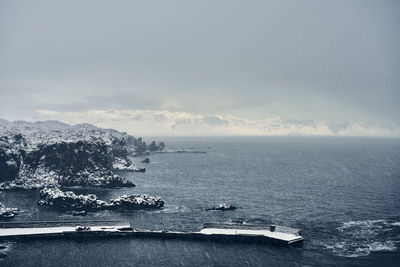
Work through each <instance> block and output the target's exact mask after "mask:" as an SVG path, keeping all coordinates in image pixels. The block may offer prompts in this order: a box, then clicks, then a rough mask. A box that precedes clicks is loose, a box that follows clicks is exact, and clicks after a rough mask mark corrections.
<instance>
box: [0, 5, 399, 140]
mask: <svg viewBox="0 0 400 267" xmlns="http://www.w3.org/2000/svg"><path fill="white" fill-rule="evenodd" d="M399 28H400V1H396V0H394V1H389V0H383V1H367V0H359V1H352V0H350V1H349V0H343V1H340V0H335V1H320V0H316V1H306V0H303V1H282V0H280V1H232V0H229V1H215V0H212V1H206V0H202V1H187V0H182V1H140V2H139V1H99V0H95V1H71V0H69V1H54V0H51V1H40V0H39V1H11V0H9V1H7V0H4V1H0V92H1V96H0V117H1V118H4V119H8V120H17V119H24V120H37V119H48V118H50V119H61V120H64V121H67V122H71V123H76V122H81V121H82V120H83V119H80V118H82V117H84V116H86V115H87V114H92V115H93V114H96V116H98V117H96V118H92V117H87V116H86V117H85V118H86V120H88V121H87V122H91V123H95V122H104V121H105V120H106V118H105V117H104V114H106V113H107V114H109V113H110V112H113V114H121V112H122V111H125V112H128V113H129V112H130V113H129V114H137V112H139V113H140V112H142V111H143V110H146V111H148V113H146V114H150V113H151V114H153V115H154V114H159V113H157V112H160V111H164V112H168V114H175V115H171V116H172V117H173V121H174V123H180V121H179V119H177V118H178V117H179V118H181V117H180V116H181V115H179V114H182V113H185V114H186V115H185V116H186V117H185V118H188V117H189V118H191V119H194V118H201V120H203V119H205V118H214V119H212V120H213V121H212V120H211V123H208V124H210V125H211V126H212V125H214V126H216V127H217V126H218V125H219V126H221V123H217V124H216V121H217V120H216V118H218V119H219V120H221V121H224V118H225V119H227V118H232V117H235V118H240V119H241V120H246V121H247V122H251V123H258V122H260V121H263V123H264V124H265V123H266V122H265V121H270V120H271V119H270V118H275V119H273V120H275V122H276V118H279V119H278V120H280V121H284V122H285V123H289V124H290V121H292V122H294V124H297V125H298V124H304V123H305V124H307V123H308V122H309V121H310V120H311V121H314V122H315V121H317V122H318V123H322V122H323V123H325V124H327V125H330V124H332V123H335V124H337V123H363V124H364V125H374V126H376V125H386V126H385V127H389V126H390V127H397V126H398V125H400V116H399V115H400V34H399ZM94 110H95V111H97V113H96V112H95V113H93V111H94ZM90 112H91V113H90ZM135 112H136V113H135ZM124 114H126V113H124ZM153 115H152V116H153ZM93 116H95V115H93ZM102 116H103V117H102ZM174 116H175V117H174ZM199 116H200V117H199ZM210 116H211V117H210ZM142 117H143V114H142ZM90 118H92V119H90ZM107 118H108V120H110V118H109V117H107ZM129 118H131V117H129V116H128V117H124V118H123V120H128V119H129ZM135 118H136V119H137V120H139V119H138V117H137V116H136V117H135ZM151 118H153V117H151ZM114 119H121V118H114ZM146 120H147V121H146V123H148V124H150V125H151V124H152V123H151V119H150V118H147V119H146ZM177 120H178V121H177ZM207 120H208V122H210V120H209V119H205V120H204V123H206V122H207ZM229 120H230V119H227V121H229ZM154 123H157V121H154ZM228 123H232V122H228ZM308 124H309V123H308ZM109 125H111V124H109ZM109 125H108V124H106V125H102V126H109ZM126 125H127V124H126ZM146 125H147V124H146ZM167 125H168V127H170V126H171V125H172V124H171V125H170V124H167ZM387 125H389V126H387ZM219 126H218V127H219ZM259 126H260V125H258V126H257V127H259ZM132 127H136V128H135V129H131V128H129V129H124V126H123V125H122V126H119V129H121V130H127V131H135V130H136V131H138V132H140V130H139V129H137V128H138V127H145V125H140V124H138V125H136V124H135V125H134V126H132ZM146 127H147V126H146ZM171 127H172V126H171ZM193 127H194V128H193V129H192V131H194V132H195V128H196V126H193ZM260 127H261V133H262V129H264V128H265V127H264V126H262V125H261V126H260ZM263 127H264V128H263ZM390 127H389V128H390ZM163 129H164V128H163ZM154 131H155V130H154ZM154 131H153V132H152V131H151V127H150V128H149V129H146V131H145V132H146V133H147V134H154V135H157V134H165V133H164V132H163V131H167V132H168V129H167V130H165V129H164V130H162V129H158V131H159V132H154ZM205 131H206V130H205ZM189 132H190V131H189ZM189 132H188V133H189ZM180 134H182V133H180ZM266 134H267V133H266Z"/></svg>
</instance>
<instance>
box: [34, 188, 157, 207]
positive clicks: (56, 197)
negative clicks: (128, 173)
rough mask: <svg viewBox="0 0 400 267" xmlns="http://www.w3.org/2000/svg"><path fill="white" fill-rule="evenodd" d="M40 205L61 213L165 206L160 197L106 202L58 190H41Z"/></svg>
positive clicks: (92, 196) (128, 197) (143, 196)
mask: <svg viewBox="0 0 400 267" xmlns="http://www.w3.org/2000/svg"><path fill="white" fill-rule="evenodd" d="M38 205H40V206H43V205H46V206H50V207H52V208H54V209H57V210H61V211H71V210H72V211H96V210H138V209H157V208H162V207H163V206H164V201H162V200H161V198H160V197H154V196H150V195H147V194H133V195H123V196H120V197H118V198H116V199H111V200H110V202H106V201H103V200H100V199H98V198H97V196H96V195H95V194H89V195H76V194H75V193H74V192H72V191H65V192H64V191H61V190H60V189H58V188H55V187H53V188H44V189H42V190H40V200H39V201H38Z"/></svg>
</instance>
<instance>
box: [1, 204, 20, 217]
mask: <svg viewBox="0 0 400 267" xmlns="http://www.w3.org/2000/svg"><path fill="white" fill-rule="evenodd" d="M19 211H20V210H19V209H17V208H6V207H5V206H4V205H3V203H1V202H0V219H10V218H14V216H15V215H17V214H18V213H19Z"/></svg>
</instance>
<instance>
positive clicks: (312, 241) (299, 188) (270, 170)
mask: <svg viewBox="0 0 400 267" xmlns="http://www.w3.org/2000/svg"><path fill="white" fill-rule="evenodd" d="M152 139H153V138H152ZM160 140H164V141H165V142H166V144H167V146H168V148H170V149H188V148H190V149H192V150H196V151H206V152H207V153H193V154H192V153H165V154H154V155H152V156H151V157H150V159H151V163H150V164H148V165H145V167H146V168H147V172H146V173H122V174H123V175H125V176H126V177H127V178H128V179H130V180H132V181H133V182H135V183H136V185H137V186H136V187H135V188H124V189H96V190H90V192H94V193H96V195H98V197H99V198H101V199H104V200H108V199H110V198H113V197H116V196H119V195H122V194H124V193H149V194H152V195H159V196H161V197H162V199H163V200H164V201H165V208H164V209H162V210H157V211H132V212H124V213H120V212H114V211H102V212H97V213H89V214H88V215H87V216H86V217H84V218H83V219H85V220H88V219H123V220H129V221H130V222H131V224H132V226H133V227H134V228H145V229H169V230H182V231H197V230H200V229H201V227H202V225H203V223H206V222H230V221H245V222H255V223H257V222H266V223H275V224H278V225H284V226H292V227H296V228H300V229H302V235H303V237H304V239H305V242H304V247H303V248H292V249H287V248H276V247H272V246H268V245H257V244H225V243H218V242H215V243H213V242H194V241H193V242H191V241H180V240H154V239H153V240H151V239H112V240H97V241H82V242H75V241H65V240H53V241H34V242H25V243H20V242H12V243H7V244H5V246H6V249H5V250H6V251H5V252H4V253H5V254H6V255H7V256H6V257H4V258H3V259H2V260H0V265H4V266H7V265H12V264H13V265H25V266H38V265H42V266H54V262H59V263H60V264H64V266H76V265H79V264H81V265H84V266H108V265H126V266H148V265H157V266H167V265H168V266H180V265H203V266H204V265H222V266H223V265H226V266H227V265H229V266H260V265H271V266H279V265H291V266H293V265H295V266H296V265H299V266H300V265H311V266H322V265H377V264H379V265H380V266H382V265H387V266H389V265H395V264H396V263H398V262H399V261H400V253H399V248H400V214H399V212H398V211H399V210H400V196H399V194H398V192H399V191H400V139H390V138H345V137H343V138H338V137H216V138H211V137H207V138H194V137H190V138H189V137H187V138H181V137H180V138H178V137H174V138H172V137H171V138H160ZM140 160H141V159H140V158H134V161H136V162H137V163H138V164H139V165H140V163H139V162H140ZM143 165H144V164H143ZM73 190H74V191H75V192H76V193H86V192H89V191H88V190H87V189H84V188H73ZM0 197H1V199H2V202H3V203H4V204H5V205H6V206H18V207H20V208H21V209H22V210H23V212H22V213H21V215H20V216H17V217H15V221H22V220H71V219H74V220H76V219H82V218H77V217H72V216H71V215H66V214H63V213H61V212H56V211H52V210H50V209H48V208H46V207H38V206H36V200H37V192H34V191H32V192H29V191H22V192H6V191H2V192H0ZM220 202H225V203H228V204H232V205H235V206H237V207H238V209H237V210H234V211H225V212H221V211H205V210H204V209H205V208H209V207H212V206H214V205H215V204H218V203H220Z"/></svg>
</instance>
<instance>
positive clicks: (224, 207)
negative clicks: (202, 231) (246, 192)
mask: <svg viewBox="0 0 400 267" xmlns="http://www.w3.org/2000/svg"><path fill="white" fill-rule="evenodd" d="M235 209H236V207H235V206H232V205H228V204H225V203H221V204H218V205H217V206H215V207H212V208H208V209H206V210H235Z"/></svg>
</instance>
